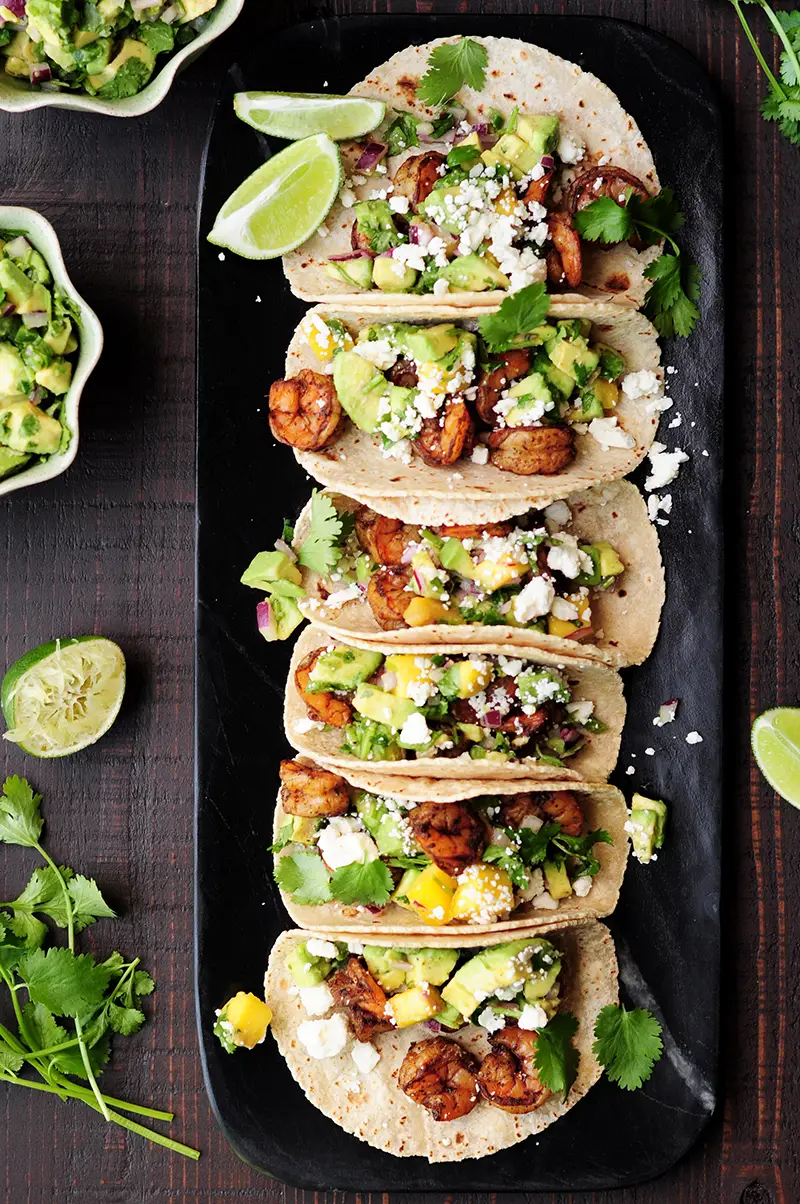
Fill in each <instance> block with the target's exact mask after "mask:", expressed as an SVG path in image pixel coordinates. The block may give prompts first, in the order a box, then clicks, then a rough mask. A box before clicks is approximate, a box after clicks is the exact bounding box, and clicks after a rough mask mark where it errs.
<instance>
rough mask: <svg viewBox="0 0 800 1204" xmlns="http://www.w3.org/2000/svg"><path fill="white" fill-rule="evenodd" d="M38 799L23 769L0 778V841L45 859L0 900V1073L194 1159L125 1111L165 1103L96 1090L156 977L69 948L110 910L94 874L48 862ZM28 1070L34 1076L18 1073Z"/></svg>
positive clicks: (149, 1113)
mask: <svg viewBox="0 0 800 1204" xmlns="http://www.w3.org/2000/svg"><path fill="white" fill-rule="evenodd" d="M41 801H42V798H41V795H38V794H34V793H33V791H32V789H31V787H30V785H29V784H28V782H26V781H25V779H24V778H18V777H10V778H7V779H6V781H5V783H4V785H3V791H2V794H0V843H3V844H10V845H19V846H21V847H22V848H27V849H34V850H35V851H36V852H37V853H38V854H39V855H40V857H41V858H42V860H43V861H44V863H45V864H44V866H41V867H39V868H37V869H35V870H34V872H33V874H32V875H31V878H30V880H29V882H28V884H27V886H26V887H25V889H24V890H23V891H22V893H21V894H20V895H18V896H17V898H16V899H11V900H9V901H8V902H6V903H0V985H2V986H5V987H6V988H7V989H8V992H9V996H10V1002H11V1007H12V1009H13V1013H14V1017H15V1021H16V1032H14V1031H12V1030H11V1029H10V1028H7V1027H6V1026H5V1025H3V1024H0V1082H3V1083H9V1084H11V1085H13V1086H17V1087H27V1088H29V1089H30V1090H34V1091H45V1092H49V1093H50V1094H52V1095H57V1096H58V1097H59V1098H60V1099H62V1100H65V1099H74V1100H80V1101H81V1102H82V1103H84V1104H87V1105H88V1106H89V1107H90V1108H92V1109H94V1111H95V1112H99V1113H100V1114H101V1116H103V1118H104V1119H105V1120H106V1121H112V1122H113V1123H114V1124H117V1125H120V1126H121V1127H122V1128H124V1129H129V1130H130V1131H131V1132H132V1133H138V1134H139V1135H140V1136H141V1137H145V1138H147V1140H148V1141H152V1142H155V1143H156V1144H157V1145H162V1146H165V1147H166V1148H167V1149H170V1150H174V1151H176V1152H177V1153H179V1154H184V1155H186V1156H187V1157H189V1158H199V1157H200V1154H199V1151H197V1150H193V1149H191V1148H190V1147H189V1146H185V1145H182V1144H181V1143H180V1142H177V1141H173V1140H172V1138H170V1137H165V1136H164V1135H163V1134H161V1133H159V1132H157V1131H156V1130H154V1129H150V1128H146V1127H145V1126H144V1125H140V1124H138V1123H137V1122H136V1121H133V1120H131V1119H130V1117H129V1116H127V1115H123V1113H131V1114H133V1115H138V1116H145V1117H149V1118H150V1119H152V1120H166V1121H171V1120H172V1119H173V1114H172V1113H171V1112H159V1111H157V1110H156V1109H154V1108H143V1107H140V1106H139V1105H137V1104H129V1103H126V1101H125V1100H119V1099H115V1098H113V1097H112V1096H109V1095H104V1094H103V1093H102V1092H101V1091H100V1087H99V1085H98V1082H97V1080H98V1078H99V1077H100V1075H101V1074H102V1072H103V1067H104V1066H105V1064H106V1063H107V1062H108V1060H109V1058H110V1056H111V1040H112V1037H113V1036H114V1035H115V1034H116V1035H119V1036H123V1037H129V1036H132V1035H133V1034H134V1033H137V1032H138V1031H139V1029H140V1028H141V1027H142V1025H143V1024H144V1021H145V1016H144V1012H143V1011H142V1009H141V999H142V997H143V996H145V995H149V994H150V993H151V992H152V991H153V990H154V989H155V983H154V982H153V980H152V978H151V977H150V975H149V974H147V973H146V972H145V971H144V970H142V969H140V968H139V959H138V958H135V959H133V960H132V961H126V959H125V958H124V957H123V956H122V955H121V954H120V953H112V954H111V956H110V957H107V958H106V959H105V961H102V962H98V961H97V960H96V958H95V957H94V955H93V954H90V953H76V952H75V937H76V935H77V934H78V933H80V932H82V931H83V930H84V929H85V928H88V927H89V926H90V925H91V924H94V923H95V921H96V920H98V919H102V918H105V917H108V918H113V916H114V912H113V911H112V910H111V908H110V907H109V906H108V904H107V903H106V901H105V900H104V898H103V896H102V894H101V893H100V890H99V888H98V886H97V883H96V882H95V881H94V879H92V878H86V877H84V875H83V874H76V873H74V872H73V870H71V869H68V868H67V867H66V866H58V865H56V863H55V862H54V861H53V859H52V858H51V857H50V855H49V853H47V851H46V850H45V849H44V848H43V846H42V844H41V835H42V829H43V827H44V820H43V819H42V815H41V811H40V803H41ZM42 917H46V919H48V920H50V921H51V922H52V924H54V925H55V926H56V928H60V929H63V930H65V931H66V935H67V945H66V947H63V946H51V947H50V948H48V949H45V948H43V946H44V945H45V942H46V941H47V938H48V936H49V931H50V930H49V927H48V925H47V924H46V923H45V919H43V918H42ZM26 1071H30V1072H32V1073H35V1074H36V1075H38V1076H39V1079H40V1080H41V1081H39V1082H37V1081H34V1080H32V1079H30V1078H25V1077H23V1074H24V1073H25V1072H26ZM75 1079H80V1080H83V1083H86V1084H88V1085H87V1086H84V1085H83V1083H81V1082H75Z"/></svg>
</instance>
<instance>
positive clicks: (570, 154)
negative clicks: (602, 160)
mask: <svg viewBox="0 0 800 1204" xmlns="http://www.w3.org/2000/svg"><path fill="white" fill-rule="evenodd" d="M585 154H586V148H585V146H584V145H583V143H582V142H581V141H580V139H579V138H574V137H573V136H572V134H568V133H567V132H566V131H564V132H563V133H562V135H561V137H560V138H559V140H558V157H559V159H560V160H561V162H562V163H569V164H572V163H580V161H581V159H582V158H583V156H584V155H585Z"/></svg>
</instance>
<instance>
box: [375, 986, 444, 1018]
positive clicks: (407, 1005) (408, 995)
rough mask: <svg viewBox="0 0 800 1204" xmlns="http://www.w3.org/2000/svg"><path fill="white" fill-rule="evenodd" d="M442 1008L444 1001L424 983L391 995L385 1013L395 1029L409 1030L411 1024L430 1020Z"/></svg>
mask: <svg viewBox="0 0 800 1204" xmlns="http://www.w3.org/2000/svg"><path fill="white" fill-rule="evenodd" d="M443 1007H444V1000H443V999H442V997H441V995H440V994H439V992H438V991H437V989H436V987H432V986H430V984H429V983H425V984H423V985H422V986H419V987H409V989H408V990H407V991H400V992H399V993H398V994H397V995H393V996H392V997H391V999H390V1000H389V1001H388V1003H387V1004H386V1011H387V1012H388V1013H389V1015H390V1016H391V1018H392V1020H393V1021H394V1023H395V1025H396V1026H397V1028H409V1027H410V1026H411V1025H412V1024H421V1023H422V1021H423V1020H430V1019H432V1018H433V1017H434V1016H435V1015H436V1013H437V1012H440V1011H441V1010H442V1008H443Z"/></svg>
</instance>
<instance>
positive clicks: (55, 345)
mask: <svg viewBox="0 0 800 1204" xmlns="http://www.w3.org/2000/svg"><path fill="white" fill-rule="evenodd" d="M71 336H72V321H71V320H70V319H69V318H61V319H60V320H58V321H55V322H51V323H50V325H49V326H48V327H47V330H46V331H45V333H44V334H43V335H42V338H43V339H44V341H45V343H47V346H48V347H49V348H50V350H51V351H52V352H53V354H54V355H65V354H66V353H67V348H68V347H69V345H70V338H71Z"/></svg>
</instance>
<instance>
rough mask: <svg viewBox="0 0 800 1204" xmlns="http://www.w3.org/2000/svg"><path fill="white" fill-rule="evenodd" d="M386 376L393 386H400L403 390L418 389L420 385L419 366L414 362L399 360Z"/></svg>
mask: <svg viewBox="0 0 800 1204" xmlns="http://www.w3.org/2000/svg"><path fill="white" fill-rule="evenodd" d="M385 376H386V379H387V380H388V381H391V383H392V384H393V385H398V386H399V388H401V389H416V387H417V385H418V384H419V376H418V374H417V365H416V364H415V363H414V361H413V360H407V359H399V360H397V361H396V362H395V363H394V364H392V367H391V368H390V369H389V371H388V372H386V373H385Z"/></svg>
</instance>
